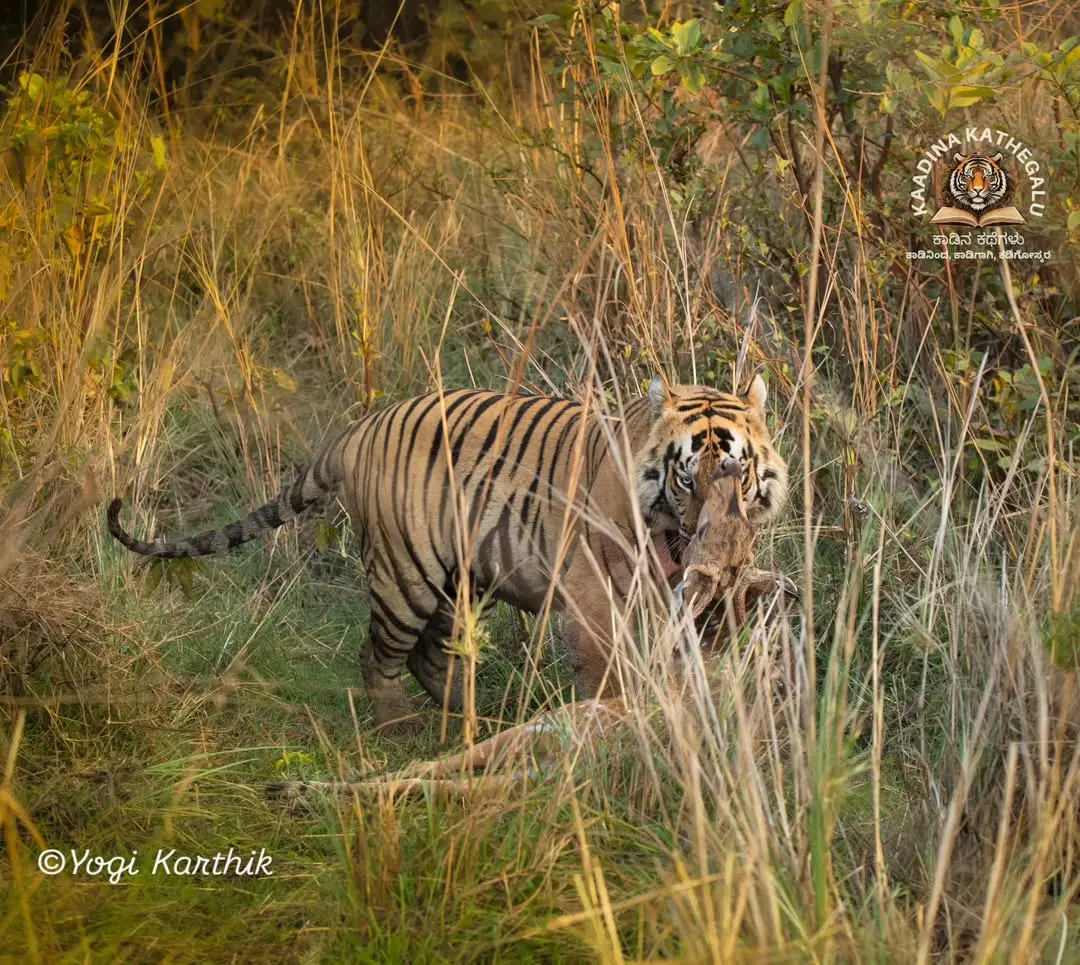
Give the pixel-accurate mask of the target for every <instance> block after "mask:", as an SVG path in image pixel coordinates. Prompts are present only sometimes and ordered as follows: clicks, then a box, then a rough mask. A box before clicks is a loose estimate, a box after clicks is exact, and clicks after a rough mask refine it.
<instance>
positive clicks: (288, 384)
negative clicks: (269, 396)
mask: <svg viewBox="0 0 1080 965" xmlns="http://www.w3.org/2000/svg"><path fill="white" fill-rule="evenodd" d="M270 375H271V377H272V378H273V380H274V381H275V382H276V383H277V384H278V386H279V387H280V388H282V389H284V390H285V391H286V392H288V393H290V394H292V393H293V392H295V391H296V379H294V378H293V377H292V376H291V375H289V373H288V372H286V371H285V370H284V369H279V368H272V369H271V370H270Z"/></svg>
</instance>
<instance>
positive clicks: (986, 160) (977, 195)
mask: <svg viewBox="0 0 1080 965" xmlns="http://www.w3.org/2000/svg"><path fill="white" fill-rule="evenodd" d="M953 160H954V161H955V162H956V163H955V164H954V165H953V167H952V169H951V170H950V171H949V176H948V178H947V180H946V182H945V184H944V185H943V186H942V192H941V193H942V195H943V196H944V200H945V202H946V203H945V204H944V205H943V206H942V207H941V208H939V209H938V212H937V214H935V215H934V217H933V218H931V219H930V220H931V223H932V224H962V225H968V226H969V227H972V228H985V227H987V226H989V225H999V224H1025V223H1026V222H1025V221H1024V216H1023V215H1022V214H1020V212H1019V211H1017V209H1016V208H1015V207H1013V205H1011V204H1010V203H1009V202H1010V201H1012V196H1013V185H1012V180H1011V178H1010V177H1009V176H1008V174H1006V173H1005V169H1004V168H1003V167H1002V166H1001V154H1000V153H997V154H966V155H965V154H959V153H957V154H954V155H953Z"/></svg>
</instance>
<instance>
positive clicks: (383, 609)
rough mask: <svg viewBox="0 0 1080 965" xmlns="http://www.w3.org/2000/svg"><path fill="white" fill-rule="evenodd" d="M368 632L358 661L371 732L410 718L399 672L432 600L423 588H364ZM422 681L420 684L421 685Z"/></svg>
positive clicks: (386, 583)
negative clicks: (369, 708) (371, 717)
mask: <svg viewBox="0 0 1080 965" xmlns="http://www.w3.org/2000/svg"><path fill="white" fill-rule="evenodd" d="M369 594H370V599H371V626H370V629H369V631H368V643H367V647H366V648H365V650H364V654H363V656H362V658H361V666H362V668H363V674H364V689H365V690H366V691H367V695H368V697H369V698H370V699H371V701H372V703H373V704H374V705H375V708H374V709H375V726H376V727H383V726H385V725H387V724H390V723H393V722H399V724H398V725H397V726H398V727H400V726H402V725H403V724H405V723H407V721H408V719H410V718H413V717H415V713H414V709H413V706H412V703H411V702H410V701H409V699H408V697H407V696H406V694H405V682H404V680H403V679H402V670H404V669H405V666H406V663H407V662H408V661H409V658H410V656H411V654H412V653H413V651H414V650H415V649H416V648H417V646H418V644H419V642H420V640H421V638H422V636H423V633H424V630H425V629H426V628H427V626H428V624H429V623H430V622H431V620H432V618H433V617H434V616H435V614H436V612H437V610H438V602H439V601H438V599H437V597H436V596H435V593H434V591H433V590H431V589H430V587H428V585H427V584H424V583H420V582H415V583H412V584H411V585H407V586H402V585H401V584H400V583H398V582H397V581H395V580H393V579H380V578H378V577H376V578H375V579H372V581H371V582H370V584H369ZM422 682H423V681H421V683H422Z"/></svg>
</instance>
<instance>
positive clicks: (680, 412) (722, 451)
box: [637, 375, 787, 549]
mask: <svg viewBox="0 0 1080 965" xmlns="http://www.w3.org/2000/svg"><path fill="white" fill-rule="evenodd" d="M766 394H767V390H766V388H765V382H764V380H763V379H762V378H761V376H760V375H759V376H757V377H756V378H755V379H754V381H753V382H752V383H751V385H750V388H749V390H748V391H747V392H746V394H745V395H734V394H730V393H726V392H720V391H718V390H716V389H711V388H706V387H703V386H697V385H686V386H684V385H676V386H671V387H668V386H665V385H664V382H663V381H662V380H661V379H659V378H656V379H653V381H652V383H651V384H650V386H649V410H650V416H651V418H652V427H651V430H650V433H649V439H648V442H647V443H646V445H645V447H644V449H643V451H642V453H641V458H640V459H639V462H638V469H637V485H638V496H639V499H640V501H641V511H642V514H643V516H644V518H645V524H646V525H647V526H648V527H649V529H650V531H651V532H653V533H662V532H663V533H667V534H669V539H668V542H669V545H671V546H672V548H673V549H674V548H675V547H676V546H677V545H681V546H685V545H686V543H687V541H688V540H689V539H690V538H691V537H692V535H693V534H694V532H695V531H696V529H697V521H698V517H699V515H700V513H701V509H702V507H703V506H704V505H705V501H706V500H707V499H708V498H709V497H710V494H711V493H712V492H713V490H714V489H715V488H717V487H718V486H719V481H720V478H721V474H722V473H721V467H722V465H723V464H724V461H725V459H727V458H728V457H734V458H735V459H737V460H738V461H739V463H740V466H741V470H740V471H741V478H740V483H739V485H740V488H741V492H742V498H743V502H744V504H745V506H746V516H747V518H748V519H749V520H750V522H751V523H752V524H754V525H758V524H761V523H765V522H768V521H769V520H770V519H772V518H773V517H774V516H776V514H777V513H778V512H779V511H780V508H781V507H782V506H783V503H784V499H785V498H786V496H787V466H786V465H785V464H784V461H783V459H781V458H780V456H779V454H778V453H777V451H776V449H775V448H773V445H772V441H771V439H770V438H769V433H768V430H767V429H766V428H765V399H766ZM675 536H677V539H673V538H672V537H675Z"/></svg>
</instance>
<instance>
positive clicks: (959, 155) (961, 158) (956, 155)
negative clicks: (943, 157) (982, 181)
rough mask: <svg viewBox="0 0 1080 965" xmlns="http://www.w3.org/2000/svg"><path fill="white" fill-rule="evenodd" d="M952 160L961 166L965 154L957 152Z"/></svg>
mask: <svg viewBox="0 0 1080 965" xmlns="http://www.w3.org/2000/svg"><path fill="white" fill-rule="evenodd" d="M952 159H953V160H954V161H955V162H956V163H957V164H959V163H960V162H961V161H962V160H964V155H963V154H961V153H960V152H959V151H957V152H956V153H955V154H953V156H952Z"/></svg>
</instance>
